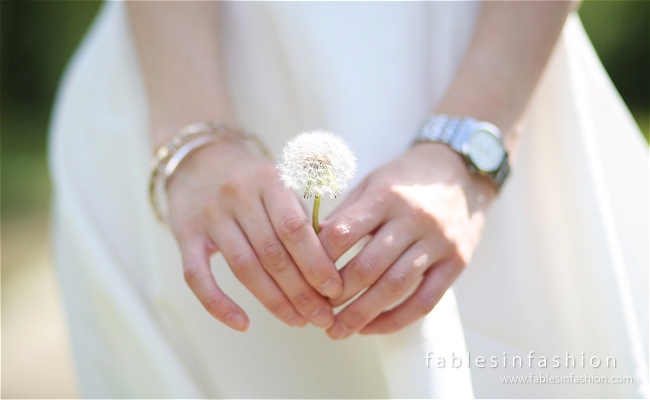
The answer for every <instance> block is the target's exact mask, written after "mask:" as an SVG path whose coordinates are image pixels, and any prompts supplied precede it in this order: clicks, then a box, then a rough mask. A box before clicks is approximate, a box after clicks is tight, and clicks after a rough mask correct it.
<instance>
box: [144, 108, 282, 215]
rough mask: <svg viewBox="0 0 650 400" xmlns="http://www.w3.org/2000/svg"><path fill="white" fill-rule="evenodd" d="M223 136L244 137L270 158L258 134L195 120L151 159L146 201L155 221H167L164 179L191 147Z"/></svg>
mask: <svg viewBox="0 0 650 400" xmlns="http://www.w3.org/2000/svg"><path fill="white" fill-rule="evenodd" d="M226 138H234V139H244V140H245V142H247V143H249V144H250V145H252V147H253V150H254V151H257V152H258V153H259V154H260V155H262V156H264V157H265V158H268V159H269V160H271V161H273V158H272V157H271V154H270V153H269V151H268V149H267V148H266V146H265V145H264V143H262V141H261V140H260V138H259V137H257V136H256V135H254V134H253V133H250V132H248V131H245V130H243V129H239V128H235V127H232V126H230V125H228V124H224V123H221V122H218V121H210V122H197V123H194V124H191V125H188V126H186V127H185V128H183V129H181V130H180V131H179V132H178V133H177V134H176V135H174V136H173V137H172V138H171V139H170V140H169V141H168V142H167V143H166V144H164V145H162V146H160V147H159V148H158V150H157V151H156V152H155V154H154V156H153V158H152V160H151V170H150V171H151V172H150V175H149V201H150V203H151V208H152V209H153V211H154V214H155V215H156V218H157V219H158V221H160V222H161V223H163V224H166V225H168V223H169V215H168V214H169V210H168V204H167V181H168V180H169V178H170V177H171V176H172V174H173V173H174V171H175V170H176V167H178V165H179V164H180V163H181V161H183V159H184V158H185V157H186V156H187V155H188V154H189V153H190V152H192V151H193V150H195V149H197V148H199V147H201V146H204V145H206V144H209V143H214V142H218V141H221V140H223V139H226Z"/></svg>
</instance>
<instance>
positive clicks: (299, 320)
mask: <svg viewBox="0 0 650 400" xmlns="http://www.w3.org/2000/svg"><path fill="white" fill-rule="evenodd" d="M287 322H288V323H289V325H291V326H303V325H305V324H306V323H307V320H306V319H305V317H303V316H302V315H300V314H295V313H294V314H291V316H289V318H287Z"/></svg>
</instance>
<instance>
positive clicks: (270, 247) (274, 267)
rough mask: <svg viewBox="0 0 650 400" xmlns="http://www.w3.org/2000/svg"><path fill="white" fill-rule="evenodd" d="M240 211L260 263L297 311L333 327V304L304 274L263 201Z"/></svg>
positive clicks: (240, 217)
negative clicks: (274, 224)
mask: <svg viewBox="0 0 650 400" xmlns="http://www.w3.org/2000/svg"><path fill="white" fill-rule="evenodd" d="M237 214H238V215H237V218H238V220H239V223H240V224H241V227H242V229H243V230H244V232H245V234H246V236H247V237H248V240H249V241H250V243H251V244H252V246H253V248H254V249H255V252H256V253H257V256H258V258H259V260H260V262H261V263H262V265H263V266H264V268H265V269H266V271H267V272H268V273H269V274H270V275H271V277H272V278H273V280H275V282H276V283H277V284H278V286H279V287H280V289H282V291H283V292H284V294H285V295H286V296H287V297H288V298H289V300H290V301H291V303H292V304H293V305H294V307H295V308H296V309H297V310H298V312H300V314H302V315H303V316H305V317H306V318H308V319H309V320H310V321H311V322H312V323H313V324H314V325H316V326H320V327H328V326H330V325H331V324H332V321H333V320H334V314H333V313H332V306H331V305H330V304H329V302H328V301H327V300H326V299H325V298H324V297H323V296H321V295H320V293H318V292H317V291H315V290H314V288H312V287H311V286H310V285H309V284H308V283H307V281H306V280H305V278H304V277H303V276H302V273H301V272H300V270H299V269H298V267H297V266H296V264H295V263H294V262H293V259H292V258H291V256H290V255H289V253H288V252H287V250H286V249H285V248H284V245H283V244H282V242H280V239H279V238H278V236H277V235H276V234H275V231H274V230H273V226H272V225H271V221H269V218H268V216H267V215H266V211H265V210H264V206H263V205H262V203H261V202H259V203H255V204H254V205H252V206H251V207H250V208H246V207H240V208H238V212H237ZM240 214H241V215H240Z"/></svg>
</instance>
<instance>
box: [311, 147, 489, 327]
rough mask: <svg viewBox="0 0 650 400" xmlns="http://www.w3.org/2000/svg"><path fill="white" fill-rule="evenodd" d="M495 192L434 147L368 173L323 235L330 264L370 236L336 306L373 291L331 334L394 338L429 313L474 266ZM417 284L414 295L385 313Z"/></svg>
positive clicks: (348, 270)
mask: <svg viewBox="0 0 650 400" xmlns="http://www.w3.org/2000/svg"><path fill="white" fill-rule="evenodd" d="M495 191H496V189H495V188H494V187H493V186H492V184H491V183H490V182H489V181H488V180H487V179H483V178H478V177H475V176H472V175H470V173H469V172H468V170H467V167H466V166H465V164H464V162H463V160H462V159H461V157H460V155H459V154H457V153H455V152H454V151H453V150H451V149H449V148H448V147H447V146H446V145H442V144H436V143H420V144H418V145H416V146H414V147H413V148H411V149H410V150H409V151H408V152H407V153H405V154H404V155H403V156H401V157H399V158H397V159H396V160H394V161H392V162H390V163H388V164H387V165H385V166H383V167H381V168H379V169H378V170H376V171H374V172H373V173H372V174H370V175H369V176H368V177H367V178H366V179H365V180H364V181H363V182H362V183H361V184H360V185H359V186H358V187H357V188H356V189H355V190H354V191H353V192H352V193H350V196H349V197H348V199H347V200H346V201H345V202H344V203H343V204H342V205H341V206H340V207H339V208H338V209H337V210H335V211H334V212H333V213H332V215H331V216H329V217H328V218H327V220H326V221H324V222H323V224H322V225H323V229H322V230H321V232H320V234H319V237H320V239H321V242H322V243H323V246H324V247H325V250H326V251H327V253H328V255H329V256H330V257H331V258H332V259H333V260H336V259H338V258H339V257H340V256H341V255H342V254H343V253H345V252H346V251H347V250H348V249H349V248H350V247H352V245H354V244H355V243H356V242H357V241H359V239H361V238H362V237H364V236H366V235H372V238H371V239H370V241H369V242H368V243H367V244H366V245H365V246H364V247H363V249H362V250H361V252H360V253H359V254H357V255H356V256H355V257H354V258H353V259H352V260H350V262H348V263H347V265H345V267H343V269H341V271H340V272H341V276H342V277H343V288H344V289H343V293H342V294H341V295H340V296H338V297H336V298H334V299H332V300H331V303H332V305H334V306H339V305H341V304H343V303H345V302H347V301H348V300H350V299H351V298H353V297H354V296H355V295H357V294H358V293H359V292H360V291H362V290H363V289H365V288H368V290H367V291H366V292H364V293H363V294H362V295H361V296H359V297H358V298H357V299H355V300H354V301H353V302H351V303H350V304H349V305H347V306H346V307H345V308H344V309H343V310H342V311H341V312H340V313H339V314H337V316H336V320H335V323H334V325H332V326H331V327H330V328H329V329H328V331H327V333H328V335H329V336H330V337H332V338H334V339H340V338H345V337H348V336H350V335H352V334H353V333H355V332H361V333H389V332H394V331H396V330H399V329H401V328H403V327H405V326H407V325H408V324H410V323H412V322H414V321H415V320H417V319H418V318H420V317H422V316H424V315H425V314H427V313H428V312H429V311H431V310H432V309H433V307H434V306H435V305H436V303H437V302H438V301H439V300H440V298H441V297H442V295H443V294H444V292H445V291H446V290H447V289H448V288H449V287H450V286H451V284H452V283H453V282H454V280H455V279H456V278H457V277H458V276H459V274H460V273H461V271H462V270H463V268H464V267H465V265H467V263H468V262H469V260H470V257H471V255H472V253H473V251H474V248H475V247H476V245H477V243H478V240H479V236H480V233H481V230H482V227H483V223H484V219H485V211H486V209H487V207H488V205H489V203H490V202H491V200H492V199H493V197H494V195H495ZM420 278H423V280H422V281H421V283H420V284H419V286H418V287H417V289H416V290H415V292H413V293H412V294H411V295H410V296H409V297H408V298H407V299H406V300H405V301H404V302H403V303H401V304H400V305H399V306H397V307H395V308H393V309H391V310H389V311H385V310H386V309H387V308H389V307H390V306H391V305H393V304H395V302H396V301H397V300H399V299H401V298H402V297H403V296H404V294H405V293H406V292H407V290H408V289H409V288H411V287H412V286H413V285H414V284H415V283H416V282H417V281H418V280H419V279H420Z"/></svg>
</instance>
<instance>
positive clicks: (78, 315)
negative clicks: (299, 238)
mask: <svg viewBox="0 0 650 400" xmlns="http://www.w3.org/2000/svg"><path fill="white" fill-rule="evenodd" d="M223 6H224V14H223V16H224V18H223V21H224V23H223V28H222V35H223V42H224V51H225V54H226V57H225V60H226V63H227V65H226V71H227V79H228V85H229V88H230V91H231V93H230V95H231V98H232V100H233V103H234V108H235V112H236V115H237V118H238V120H239V121H240V123H241V124H242V125H244V126H246V127H247V128H249V129H250V130H253V131H256V132H258V133H259V134H260V135H261V136H262V137H263V138H264V140H265V141H266V142H267V143H268V145H269V146H270V148H271V150H272V152H273V153H274V154H278V153H279V152H280V149H281V147H282V145H283V144H284V142H285V141H286V140H287V139H289V138H290V137H292V136H294V135H295V134H296V133H298V132H300V131H302V130H307V129H328V130H332V131H334V132H336V133H338V134H339V135H341V136H343V137H344V138H345V139H346V141H347V142H348V143H349V144H350V145H351V147H352V149H353V151H354V152H355V154H356V156H357V158H358V160H359V174H358V176H359V178H362V177H363V176H365V175H366V174H367V173H368V172H370V171H371V170H373V169H374V168H376V167H378V166H379V165H381V164H383V163H385V162H387V161H388V160H390V159H391V158H393V157H396V156H397V155H398V154H400V153H401V152H403V151H404V150H405V149H407V147H408V146H409V144H410V142H411V140H412V138H413V135H414V133H415V132H416V131H417V128H418V126H419V124H420V123H421V122H422V121H423V119H424V118H426V116H427V115H428V114H429V113H430V111H431V110H433V109H434V108H435V105H436V104H437V102H438V101H439V100H440V98H441V97H442V95H443V94H444V92H445V90H446V88H447V86H448V85H449V83H450V82H451V79H452V77H453V75H454V72H455V69H456V67H457V65H458V63H459V61H460V59H461V57H462V56H463V54H464V51H465V49H466V46H467V44H468V42H469V40H470V38H471V34H472V31H473V27H474V24H475V21H476V17H477V15H478V12H479V9H480V3H478V2H415V3H411V2H409V3H365V2H364V3H302V2H297V3H275V2H261V3H260V2H251V3H230V2H226V3H223ZM130 35H131V34H130V31H129V27H128V23H127V20H126V10H125V7H124V4H123V3H121V2H107V3H106V4H104V6H103V8H102V10H101V12H100V14H99V16H98V18H97V20H96V21H95V23H94V24H93V26H92V28H91V30H90V32H89V33H88V35H87V37H86V39H85V40H84V42H83V43H82V45H81V47H80V49H79V50H78V52H77V54H76V55H75V57H74V58H73V60H72V62H71V64H70V66H69V68H68V70H67V72H66V74H65V77H64V79H63V81H62V84H61V88H60V91H59V94H58V97H57V101H56V106H55V110H54V114H53V120H52V125H51V147H50V150H51V153H50V155H51V160H50V161H51V169H52V177H53V181H54V207H53V210H54V218H55V231H54V234H55V247H56V258H57V262H58V266H59V271H60V276H61V282H62V285H63V289H64V294H65V300H66V307H67V312H68V315H69V320H70V325H71V332H72V336H73V343H74V350H75V358H76V361H77V365H78V372H79V376H80V381H81V384H82V390H83V395H84V396H85V397H112V398H120V397H128V398H134V397H163V398H165V397H175V398H196V397H229V398H230V397H247V398H253V397H273V398H274V397H285V398H294V397H321V398H353V397H362V398H367V397H398V398H400V397H471V396H473V395H476V396H478V397H548V396H550V397H603V396H604V397H640V396H647V394H648V386H647V385H648V376H647V370H648V369H647V360H648V343H647V339H648V263H649V262H648V152H647V147H646V145H645V143H644V142H643V141H642V138H641V136H640V135H639V132H638V129H637V128H636V126H635V125H634V122H633V120H632V118H631V116H630V114H629V112H628V110H627V109H626V108H625V106H624V104H623V103H622V101H621V99H620V97H619V95H618V94H617V93H616V91H615V89H614V88H613V86H612V84H611V82H610V81H609V80H608V78H607V76H606V74H605V72H604V70H603V68H602V66H601V64H600V62H599V61H598V59H597V57H596V55H595V53H594V52H593V49H592V47H591V45H590V43H589V41H588V39H587V37H586V35H585V34H584V31H583V30H582V27H581V24H580V21H579V19H578V17H577V16H576V15H571V16H570V18H569V20H568V22H567V24H566V26H565V29H564V31H563V33H562V36H561V39H560V41H559V42H558V44H557V47H556V49H555V51H554V53H553V56H552V59H551V61H550V63H549V65H548V67H547V70H546V72H545V74H544V77H543V79H542V81H541V83H540V85H539V87H538V90H537V91H536V93H535V95H534V99H533V103H532V106H531V110H530V114H529V117H528V119H527V125H526V130H525V132H524V137H523V140H522V143H521V149H520V152H519V156H518V161H517V164H516V165H515V167H514V172H513V174H512V177H511V179H510V181H509V182H508V183H507V185H506V187H505V189H504V190H503V192H502V193H501V194H500V196H499V198H498V200H497V201H496V202H495V204H494V206H493V208H492V209H491V211H490V213H489V215H488V222H487V226H486V230H485V234H484V237H483V240H482V242H481V244H480V246H479V248H478V250H477V252H476V254H475V257H474V259H473V260H472V262H471V263H470V265H469V266H468V268H467V269H466V271H465V272H464V273H463V276H462V277H461V278H460V280H459V282H458V283H457V284H456V285H455V286H454V290H453V291H452V290H449V291H448V292H447V293H446V294H445V296H444V297H443V300H442V301H441V302H440V303H439V304H438V305H437V306H436V308H435V309H434V310H433V311H432V312H431V313H430V314H429V315H427V316H426V317H425V318H424V319H422V320H421V321H419V322H417V323H415V324H413V325H411V326H409V327H407V328H406V329H403V330H402V331H399V332H397V333H394V334H390V335H384V336H358V335H357V336H354V337H352V338H350V339H347V340H344V341H336V342H334V341H331V340H329V339H328V338H327V337H326V335H325V334H324V332H323V331H322V330H321V329H318V328H315V327H311V326H309V327H305V328H290V327H287V326H285V325H284V324H283V323H281V322H280V321H278V320H276V319H275V317H273V316H272V315H271V314H270V313H269V312H268V311H266V310H265V309H264V308H263V307H262V306H261V305H260V304H259V303H258V302H257V300H256V299H255V298H254V297H253V296H252V295H251V294H250V293H248V292H247V290H246V289H245V288H244V287H243V286H242V285H241V284H240V283H239V282H238V281H237V280H236V279H235V278H234V277H233V275H232V273H231V272H230V270H229V269H228V267H227V265H226V264H225V262H224V261H223V259H222V257H221V256H220V255H216V256H215V257H214V258H213V259H212V266H213V272H214V274H215V277H216V279H217V281H218V282H219V284H220V286H221V287H222V288H223V289H224V291H225V292H226V293H228V294H229V295H230V296H231V297H232V298H233V299H234V300H235V301H236V302H238V303H239V304H240V305H242V307H243V308H244V309H245V310H246V312H247V313H248V315H249V316H250V320H251V326H250V329H249V331H248V332H246V333H243V334H242V333H240V332H235V331H233V330H231V329H230V328H227V327H225V326H224V325H222V324H221V323H219V322H218V321H216V320H215V319H214V318H212V317H211V316H210V315H209V314H208V313H207V312H206V311H205V310H204V309H203V308H202V307H201V305H200V304H199V302H198V300H197V299H196V298H195V297H194V296H193V295H192V293H191V291H190V290H189V288H188V287H187V286H186V284H185V282H184V281H183V277H182V271H181V264H180V254H179V252H178V249H177V245H176V244H175V242H174V240H173V238H172V236H171V234H170V233H169V232H168V231H167V230H166V229H165V228H164V227H162V226H161V225H159V224H158V223H157V222H156V220H155V218H154V216H153V213H152V212H151V210H150V209H149V205H148V199H147V190H146V183H147V178H148V177H147V173H148V167H149V159H150V156H151V153H152V151H151V142H150V137H149V126H148V104H147V99H146V95H145V91H144V86H143V78H142V75H141V72H140V69H139V65H138V61H137V55H136V53H135V49H134V45H133V41H132V38H131V36H130ZM323 206H324V210H323V214H326V213H327V212H328V211H329V210H331V209H333V207H335V206H336V202H334V201H332V202H330V201H326V202H324V204H323ZM454 293H455V296H454ZM468 351H469V352H470V356H469V358H470V360H471V367H470V368H467V365H468V363H467V361H466V360H467V357H468V355H467V352H468ZM530 351H534V352H535V363H534V365H533V367H531V368H528V366H527V365H524V366H523V367H521V368H512V367H511V365H510V360H511V357H512V356H517V355H518V356H521V357H522V359H523V360H524V361H523V362H524V364H526V363H527V359H526V358H525V357H526V356H528V354H529V352H530ZM504 352H505V353H507V357H508V366H506V367H503V366H502V365H503V364H500V365H499V367H498V368H490V367H485V368H478V367H476V366H475V364H474V360H475V358H476V357H477V356H483V357H484V358H485V359H486V360H488V362H487V363H486V364H488V365H489V359H490V357H491V356H497V357H502V356H503V354H502V353H504ZM565 352H569V353H570V355H571V356H575V359H576V361H577V362H578V364H579V362H580V357H581V353H585V357H587V358H586V359H587V360H589V358H590V357H592V356H598V357H599V359H601V360H602V361H603V362H604V361H605V359H606V356H614V357H615V358H616V362H617V364H616V368H610V369H606V368H604V367H602V366H601V367H600V368H599V369H593V368H580V367H576V368H565V367H564V366H562V367H561V368H551V367H550V365H551V362H550V360H551V357H553V356H556V355H557V356H561V357H562V360H563V361H564V357H565ZM428 353H431V354H432V355H433V356H432V361H431V364H430V366H429V368H427V360H426V357H427V354H428ZM452 353H453V355H452ZM458 355H462V356H463V357H464V359H465V361H464V364H463V366H462V368H452V367H451V362H452V357H453V356H458ZM540 355H546V356H548V357H549V367H548V368H538V367H536V366H537V360H538V356H540ZM440 357H442V358H445V359H446V362H447V365H446V367H444V368H441V367H438V366H437V365H436V364H437V360H439V358H440ZM540 372H541V373H550V374H553V375H558V374H566V375H569V374H571V373H574V374H585V373H587V374H594V373H598V374H602V373H605V374H606V375H607V376H611V375H620V376H631V377H633V383H629V384H618V385H612V384H606V385H584V384H582V385H581V384H560V385H557V384H555V385H554V384H546V385H539V384H519V385H514V384H510V385H508V384H503V383H501V381H500V377H501V376H506V375H529V374H531V373H535V374H539V373H540Z"/></svg>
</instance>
